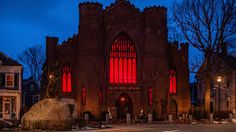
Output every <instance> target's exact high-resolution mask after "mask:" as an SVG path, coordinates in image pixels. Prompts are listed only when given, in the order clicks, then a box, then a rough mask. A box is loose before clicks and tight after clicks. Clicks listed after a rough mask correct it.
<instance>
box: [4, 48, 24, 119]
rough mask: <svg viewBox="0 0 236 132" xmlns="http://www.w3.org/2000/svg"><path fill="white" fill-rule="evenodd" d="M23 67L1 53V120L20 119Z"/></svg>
mask: <svg viewBox="0 0 236 132" xmlns="http://www.w3.org/2000/svg"><path fill="white" fill-rule="evenodd" d="M21 82H22V65H21V64H19V63H18V62H16V61H15V60H13V59H11V58H10V57H8V56H7V55H5V54H4V53H2V52H0V119H19V118H20V109H21V86H22V84H21Z"/></svg>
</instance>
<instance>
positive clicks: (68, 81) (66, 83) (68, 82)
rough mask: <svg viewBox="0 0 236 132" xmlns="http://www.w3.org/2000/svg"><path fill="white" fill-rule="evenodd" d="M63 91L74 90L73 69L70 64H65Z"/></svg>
mask: <svg viewBox="0 0 236 132" xmlns="http://www.w3.org/2000/svg"><path fill="white" fill-rule="evenodd" d="M62 92H72V88H71V70H70V67H69V66H64V67H63V69H62Z"/></svg>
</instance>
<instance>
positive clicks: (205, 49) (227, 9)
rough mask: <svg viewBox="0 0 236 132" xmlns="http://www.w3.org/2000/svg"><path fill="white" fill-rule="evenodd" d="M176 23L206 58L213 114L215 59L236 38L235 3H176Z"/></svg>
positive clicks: (210, 0) (220, 0)
mask: <svg viewBox="0 0 236 132" xmlns="http://www.w3.org/2000/svg"><path fill="white" fill-rule="evenodd" d="M172 9H173V10H172V14H173V19H174V20H175V22H176V24H177V25H178V28H179V29H180V31H181V33H182V34H183V36H184V38H185V39H186V41H187V42H188V43H189V44H191V45H192V46H193V47H194V48H196V49H198V50H199V51H201V53H203V55H204V56H205V58H204V59H205V62H206V69H205V70H204V77H205V78H206V91H205V109H206V110H207V111H208V112H209V110H210V77H209V72H210V71H211V67H212V65H211V64H212V61H213V60H211V59H212V55H213V54H214V53H218V52H219V51H220V47H221V46H222V45H223V43H224V42H232V40H235V35H236V20H235V19H236V18H235V11H236V2H235V0H183V1H182V2H180V3H178V2H175V3H174V5H173V8H172Z"/></svg>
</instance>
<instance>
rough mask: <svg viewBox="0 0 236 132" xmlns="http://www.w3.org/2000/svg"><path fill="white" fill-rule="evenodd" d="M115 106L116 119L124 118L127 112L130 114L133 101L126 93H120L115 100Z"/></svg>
mask: <svg viewBox="0 0 236 132" xmlns="http://www.w3.org/2000/svg"><path fill="white" fill-rule="evenodd" d="M116 108H117V119H125V118H126V114H127V113H129V114H131V115H132V113H133V103H132V100H131V98H130V97H129V95H128V94H126V93H121V94H120V96H119V97H118V98H117V100H116Z"/></svg>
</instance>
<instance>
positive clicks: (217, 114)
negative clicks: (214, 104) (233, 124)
mask: <svg viewBox="0 0 236 132" xmlns="http://www.w3.org/2000/svg"><path fill="white" fill-rule="evenodd" d="M230 113H232V111H215V112H214V114H213V116H214V118H215V119H220V120H221V119H227V118H229V114H230Z"/></svg>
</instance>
